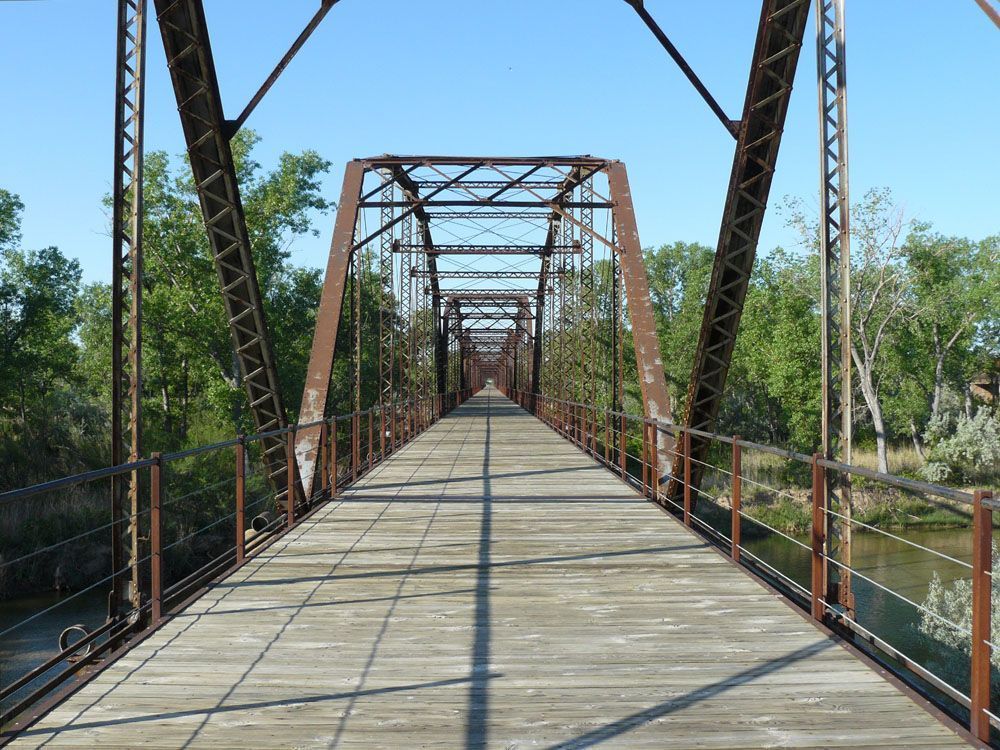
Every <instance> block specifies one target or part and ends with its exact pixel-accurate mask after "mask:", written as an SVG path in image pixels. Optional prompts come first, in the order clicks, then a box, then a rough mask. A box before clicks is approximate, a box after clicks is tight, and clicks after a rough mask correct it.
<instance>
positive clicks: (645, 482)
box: [639, 419, 649, 497]
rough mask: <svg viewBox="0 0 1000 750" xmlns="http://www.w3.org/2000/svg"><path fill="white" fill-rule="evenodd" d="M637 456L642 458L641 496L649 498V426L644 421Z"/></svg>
mask: <svg viewBox="0 0 1000 750" xmlns="http://www.w3.org/2000/svg"><path fill="white" fill-rule="evenodd" d="M639 455H641V456H642V459H641V463H642V494H643V495H646V496H647V497H648V496H649V425H647V424H646V420H645V419H643V421H642V450H641V451H640V453H639Z"/></svg>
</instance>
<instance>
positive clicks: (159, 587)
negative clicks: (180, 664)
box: [149, 453, 163, 625]
mask: <svg viewBox="0 0 1000 750" xmlns="http://www.w3.org/2000/svg"><path fill="white" fill-rule="evenodd" d="M151 458H152V459H153V461H155V462H156V463H154V464H153V465H152V466H151V467H150V470H149V496H150V508H149V565H150V571H149V601H150V606H151V612H150V624H151V625H156V624H157V623H159V622H160V618H161V617H162V616H163V518H162V510H163V503H162V501H161V497H162V495H161V489H162V483H163V459H162V458H161V456H160V454H159V453H154V454H152V456H151Z"/></svg>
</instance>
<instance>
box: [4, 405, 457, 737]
mask: <svg viewBox="0 0 1000 750" xmlns="http://www.w3.org/2000/svg"><path fill="white" fill-rule="evenodd" d="M471 393H472V391H471V390H470V389H464V390H459V391H452V392H450V393H444V394H432V395H427V396H421V397H415V398H409V399H401V400H399V401H395V402H392V403H386V404H381V405H375V406H372V407H370V408H368V409H364V410H357V411H353V412H349V413H346V414H337V415H333V416H330V417H326V418H324V419H321V420H315V421H313V422H308V423H301V424H289V425H286V426H285V427H281V428H278V429H275V430H269V431H266V432H260V433H256V434H253V435H239V436H237V437H235V438H231V439H229V440H223V441H219V442H215V443H211V444H207V445H201V446H196V447H194V448H190V449H186V450H182V451H176V452H173V453H168V454H156V453H154V454H153V455H152V456H151V457H149V458H144V459H142V460H138V461H132V462H128V463H124V464H120V465H117V466H110V467H106V468H102V469H95V470H93V471H86V472H81V473H78V474H74V475H71V476H67V477H61V478H59V479H55V480H52V481H48V482H41V483H38V484H35V485H32V486H30V487H24V488H20V489H15V490H10V491H7V492H4V493H0V506H2V505H4V504H6V503H11V502H15V501H19V500H22V499H24V498H28V497H32V496H36V495H39V494H41V493H44V492H49V491H52V490H56V489H60V488H64V487H67V486H73V485H80V484H87V483H89V482H93V481H97V480H101V479H105V478H108V477H113V476H118V475H121V474H126V473H130V472H137V471H144V472H147V474H146V478H145V480H144V481H145V482H148V487H149V494H150V498H149V499H150V503H149V505H148V507H145V508H143V509H142V510H140V511H139V512H138V513H135V514H132V513H127V514H125V515H123V516H121V517H120V518H118V519H113V520H112V521H111V522H110V523H104V524H101V525H100V526H98V527H97V528H95V529H89V530H87V531H85V532H82V533H80V534H75V535H73V536H71V537H70V538H68V539H63V540H60V541H59V542H56V543H54V544H50V545H47V546H45V547H42V548H40V549H37V550H32V551H30V552H28V553H26V554H23V555H20V556H18V557H17V558H14V559H13V560H8V561H5V562H4V564H3V567H5V568H6V567H11V566H13V565H15V564H19V563H22V562H24V561H26V560H29V559H31V558H34V557H37V556H38V555H41V554H44V553H47V552H52V551H54V550H55V549H57V548H59V547H62V546H64V545H65V544H68V543H70V542H73V541H79V540H80V539H82V538H84V537H86V536H89V535H91V534H94V533H97V532H99V531H107V530H109V529H113V528H114V526H115V525H117V524H124V523H128V522H129V521H135V520H136V519H138V518H140V517H143V518H145V517H148V518H149V525H150V529H149V531H150V534H149V539H148V540H147V544H148V553H145V554H143V555H142V556H141V557H138V558H137V563H135V564H138V565H139V566H141V567H142V568H143V569H146V568H148V569H149V574H150V577H149V580H148V581H146V582H145V583H146V585H145V587H144V588H143V589H142V595H141V598H140V600H139V604H138V606H135V605H132V606H127V607H122V608H121V610H120V611H118V612H116V613H115V614H114V616H113V617H109V618H108V620H107V621H105V623H104V624H103V625H101V626H100V627H99V628H97V629H95V630H94V631H93V632H91V633H88V634H87V635H85V636H84V637H83V638H82V639H81V640H79V641H77V642H76V643H73V644H71V645H69V646H67V647H66V648H61V649H60V650H59V651H58V652H57V653H55V654H54V655H53V656H51V657H50V658H48V659H46V660H45V661H43V662H42V663H41V664H38V665H37V666H35V667H33V668H32V669H30V670H28V671H27V672H26V673H25V674H22V675H19V676H16V677H15V678H14V680H13V681H12V682H10V683H8V684H7V685H0V700H4V701H6V700H7V699H9V698H11V697H12V696H15V698H14V700H15V704H14V705H13V706H5V707H4V709H3V710H2V711H0V726H3V727H4V728H5V729H6V728H7V724H8V722H10V721H11V720H12V719H14V718H15V717H16V716H17V715H18V714H19V713H21V712H22V711H23V710H24V709H26V708H27V707H29V706H31V705H34V704H35V703H37V702H38V701H39V700H41V699H43V698H45V697H47V696H51V695H53V693H54V692H55V691H56V690H57V689H61V688H60V686H61V685H63V684H64V683H66V682H67V680H69V679H70V678H71V677H73V676H74V675H76V674H77V673H79V672H80V671H81V670H82V669H83V668H84V667H85V666H86V665H87V664H88V663H91V662H93V661H94V660H96V659H97V658H98V657H99V656H101V655H103V654H105V653H108V652H110V651H113V650H115V649H119V648H121V649H127V648H129V647H130V643H131V641H130V640H129V639H130V638H131V637H132V636H136V635H141V634H143V633H146V632H149V631H151V630H152V629H155V628H156V627H158V626H159V625H160V624H161V623H162V622H163V621H164V620H165V619H166V618H168V617H170V616H172V615H173V614H175V613H176V612H177V611H179V608H181V607H183V606H185V605H186V604H187V603H188V602H189V601H191V600H192V598H193V597H196V596H197V595H199V593H200V589H202V588H203V587H204V586H206V585H207V584H209V583H210V582H211V581H213V580H215V579H217V578H219V577H220V576H224V575H227V574H228V573H230V572H232V571H233V570H235V569H236V567H238V566H239V565H241V564H243V562H245V561H246V560H247V559H249V558H251V557H253V556H255V555H256V554H258V553H259V552H261V551H262V550H263V549H264V548H265V547H266V546H268V545H269V544H270V543H271V541H273V540H274V539H276V538H277V537H278V536H280V535H281V534H284V533H285V532H287V531H288V530H289V529H291V528H293V527H295V526H297V525H298V524H299V523H300V522H301V521H302V519H303V518H305V517H306V515H308V514H309V513H311V512H313V511H314V510H315V509H316V508H318V507H320V506H321V505H322V504H323V503H325V502H327V501H329V500H331V499H333V498H335V497H336V495H337V493H338V492H339V491H340V490H342V489H343V488H345V487H347V486H349V485H350V484H351V483H353V482H355V481H357V480H358V479H359V478H360V477H362V476H365V475H366V474H367V473H368V472H369V471H371V470H372V469H373V468H374V467H375V466H376V465H377V464H378V463H380V462H381V461H383V460H385V459H386V458H388V457H389V456H390V455H391V454H392V453H394V452H395V451H397V450H399V449H400V448H402V447H403V446H404V445H406V444H407V443H408V442H409V441H410V440H412V439H413V438H414V437H416V436H417V435H419V434H421V433H422V432H423V431H425V430H427V429H428V428H430V427H431V426H432V425H433V424H434V423H435V422H436V421H437V420H439V419H440V418H442V417H443V416H444V415H445V414H446V413H447V412H449V411H451V410H452V409H454V408H455V407H457V406H458V405H459V404H461V403H462V402H464V401H465V400H466V399H467V398H468V397H469V396H470V395H471ZM379 415H381V416H382V418H383V425H386V426H387V427H390V426H391V428H390V429H389V431H387V432H385V433H384V434H380V435H379V436H378V439H376V437H375V434H374V432H373V429H374V428H375V421H376V417H377V416H379ZM363 422H367V424H365V425H363ZM345 423H346V424H347V425H348V433H347V435H346V436H345V435H343V434H342V430H340V429H339V428H341V427H343V425H344V424H345ZM316 427H320V428H321V430H320V439H319V443H318V444H317V445H316V446H314V447H313V448H311V449H310V450H309V451H308V452H307V454H308V455H312V456H313V458H315V459H318V460H317V463H316V470H317V471H318V472H319V474H320V475H319V477H318V479H317V482H316V486H315V488H314V490H313V492H312V493H311V495H310V497H308V498H306V500H305V501H304V502H302V503H285V506H286V508H285V510H284V511H281V512H276V513H274V515H273V517H270V516H268V517H267V518H268V520H266V521H265V525H264V527H263V528H261V529H260V530H259V531H258V532H256V533H254V534H253V535H250V536H248V532H249V529H248V528H247V522H248V521H249V517H248V515H247V511H249V510H251V509H254V508H257V507H259V506H260V504H261V503H267V502H268V501H269V500H270V501H272V502H273V501H275V500H278V499H280V498H281V497H284V492H283V491H282V492H277V491H276V490H274V489H273V488H272V489H270V490H268V491H267V492H265V493H264V494H262V495H259V496H257V497H255V498H254V499H252V500H248V498H247V497H246V494H247V486H246V482H247V479H248V478H249V477H251V476H255V475H256V476H258V477H262V476H264V475H265V474H266V472H264V474H258V473H257V472H251V471H248V470H247V454H246V447H247V446H248V445H249V444H251V443H253V442H254V441H259V440H262V439H264V438H266V437H274V436H278V435H284V436H286V437H287V452H286V454H285V456H286V460H289V463H290V466H289V469H290V471H289V477H288V479H289V483H290V482H291V481H292V477H293V475H294V469H293V465H294V461H295V460H294V458H293V456H296V455H297V454H296V453H295V452H294V436H295V435H296V434H297V433H298V432H299V431H301V430H305V429H309V428H316ZM377 429H378V431H379V433H382V428H381V427H379V428H377ZM365 433H367V434H365ZM345 437H346V439H347V440H349V442H350V447H349V450H348V451H347V455H338V443H339V444H342V441H343V438H345ZM376 443H377V445H376ZM227 449H235V459H236V460H235V462H234V464H233V466H234V471H233V474H231V475H229V476H225V477H224V478H223V479H221V480H219V481H215V482H212V483H206V484H205V485H203V486H199V487H198V489H196V490H194V491H191V492H187V493H186V494H182V495H179V496H177V497H166V491H165V489H166V485H167V483H168V482H169V479H166V478H165V477H164V474H165V472H164V471H163V470H164V468H165V467H167V466H168V465H169V464H171V463H173V462H178V461H181V460H184V459H187V458H191V457H193V456H198V455H202V454H206V453H209V452H212V451H219V450H227ZM345 460H346V466H345V468H346V471H342V470H341V464H342V462H343V461H345ZM224 486H231V487H233V489H232V490H227V492H233V493H234V496H235V509H233V510H231V511H230V512H225V511H226V510H228V509H223V512H222V515H221V516H220V517H217V518H214V519H213V520H210V521H208V522H207V523H204V524H202V525H201V526H200V527H199V528H198V529H196V530H194V531H190V532H186V533H182V534H181V535H180V536H179V538H177V539H174V540H172V541H171V542H165V541H164V540H163V539H162V528H163V521H164V518H165V516H167V515H170V514H173V513H175V510H174V508H176V507H177V504H178V503H180V501H182V500H185V499H188V498H190V497H193V496H195V495H199V494H202V493H205V492H212V491H214V490H221V488H222V487H224ZM289 486H290V484H289ZM278 510H281V508H280V505H279V508H278ZM254 512H257V511H256V510H255V511H254ZM223 524H226V525H228V526H229V527H230V532H226V533H227V535H228V533H231V532H232V531H235V533H234V538H232V539H231V542H230V543H227V545H226V548H225V551H223V552H221V553H220V554H215V553H214V551H213V553H212V554H213V555H214V556H213V557H212V558H211V559H210V560H208V562H206V563H205V564H203V565H200V567H197V568H196V569H195V570H192V571H190V572H188V573H187V574H186V575H184V576H183V577H182V578H181V579H180V580H178V581H175V582H173V583H171V584H170V585H168V586H167V585H164V567H165V566H164V555H165V553H166V552H168V551H169V550H171V549H172V548H175V547H178V546H180V545H182V544H185V543H188V542H190V540H191V539H192V538H193V537H195V536H197V535H199V534H203V533H205V532H207V531H210V530H212V529H215V528H218V527H220V526H223ZM216 534H217V532H216ZM135 564H130V565H128V566H124V567H122V568H121V569H119V570H115V571H113V572H111V573H110V575H108V576H106V577H103V578H101V579H100V580H98V581H96V582H94V583H91V584H89V585H87V586H86V587H85V588H84V589H82V590H80V591H78V592H75V593H74V594H72V595H71V596H70V597H68V598H66V599H63V600H61V601H59V602H57V603H56V604H54V605H52V606H50V607H47V608H45V609H43V610H41V611H39V612H35V613H33V614H31V615H29V616H28V617H26V618H23V619H22V620H20V621H18V622H16V623H13V624H11V625H10V626H8V627H7V628H5V629H4V632H3V633H0V636H3V635H5V634H7V633H10V632H13V631H15V630H17V629H18V628H21V627H23V626H25V625H27V624H29V623H31V622H33V621H35V620H37V619H38V618H40V617H42V616H44V615H50V614H51V613H53V612H55V611H56V610H58V609H59V608H60V607H61V606H63V605H64V604H65V603H67V602H70V601H73V600H75V599H76V598H78V597H79V596H80V595H82V594H85V593H87V592H90V591H93V590H95V589H97V588H99V587H101V586H110V585H112V584H111V583H110V582H111V581H113V580H115V579H121V578H122V577H124V576H125V575H126V574H128V573H129V572H130V571H132V570H133V568H134V565H135ZM57 668H59V671H57V672H54V670H56V669H57ZM36 680H44V682H43V683H42V684H40V685H36V686H33V687H30V688H29V687H28V686H29V685H30V684H31V683H34V682H35V681H36ZM25 690H29V691H30V692H28V693H27V694H24V691H25Z"/></svg>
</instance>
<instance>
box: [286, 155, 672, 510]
mask: <svg viewBox="0 0 1000 750" xmlns="http://www.w3.org/2000/svg"><path fill="white" fill-rule="evenodd" d="M539 209H544V210H543V211H539ZM324 283H325V287H324V294H323V302H322V304H321V306H320V310H319V314H318V319H317V329H316V337H315V340H314V345H313V355H312V357H311V359H310V365H309V373H308V376H307V388H306V393H305V395H304V398H303V402H302V408H301V410H300V419H301V421H303V422H307V423H308V422H311V421H315V420H316V419H319V418H321V417H322V415H323V413H324V408H325V406H326V400H327V394H328V392H329V388H330V374H331V372H332V368H333V361H334V359H335V358H336V357H342V358H344V361H346V362H348V363H349V364H348V366H347V369H348V371H349V373H350V375H349V377H350V379H351V381H352V390H353V392H354V394H355V398H356V399H358V400H357V401H356V403H355V404H354V407H355V409H356V410H360V409H362V408H366V407H367V406H369V405H371V404H368V403H362V402H361V400H360V399H361V398H362V397H361V394H362V393H363V391H364V384H365V380H366V379H368V381H369V382H370V381H371V380H372V379H374V380H377V383H378V386H377V389H376V390H377V397H376V401H375V403H374V406H376V407H377V408H378V409H379V413H380V414H382V415H387V416H383V417H381V418H380V419H386V420H388V421H387V422H385V423H383V422H382V421H380V424H379V434H389V435H390V436H391V435H392V434H395V433H396V432H404V433H405V432H406V431H407V430H408V429H410V422H411V421H412V416H411V415H409V414H407V413H406V412H405V410H404V412H403V413H395V414H394V413H389V412H390V411H391V410H389V409H388V408H387V405H388V404H392V403H400V402H401V403H409V402H412V401H413V399H414V396H415V395H416V394H418V393H426V392H428V391H432V392H436V393H438V394H445V393H450V392H453V391H460V390H463V389H466V388H468V387H470V385H472V384H474V383H478V382H481V381H482V376H483V373H486V372H489V373H491V377H493V378H494V379H495V380H496V381H497V384H498V385H499V386H502V387H509V388H512V389H515V390H516V389H530V390H532V392H534V393H537V394H543V393H544V394H546V395H549V396H553V397H558V398H572V399H589V400H595V399H596V400H598V401H600V402H601V403H605V404H606V405H607V406H608V407H609V408H618V407H620V406H622V404H623V399H624V378H623V377H622V366H623V361H624V360H623V348H624V347H625V346H626V343H627V338H631V339H632V342H633V343H634V346H635V351H636V359H637V361H638V362H639V364H640V367H641V368H642V373H643V375H642V377H640V379H639V381H640V386H641V390H642V400H643V404H642V408H643V410H644V411H646V412H647V413H650V414H651V415H653V416H658V417H660V418H665V417H668V416H669V403H668V400H667V392H666V385H665V382H664V378H663V371H662V366H661V363H660V360H659V349H658V346H659V345H658V341H657V339H656V332H655V326H654V325H653V317H652V309H651V306H650V301H649V291H648V286H647V282H646V275H645V269H644V266H643V260H642V251H641V247H640V245H639V241H638V232H637V230H636V227H635V216H634V213H633V210H632V202H631V195H630V193H629V190H628V179H627V176H626V172H625V166H624V165H623V164H621V163H620V162H617V161H613V160H610V159H603V158H598V157H593V156H541V157H515V158H508V157H454V156H452V157H438V156H392V155H384V156H376V157H370V158H367V159H359V160H356V161H354V162H351V163H350V164H349V165H348V168H347V174H346V176H345V181H344V188H343V192H342V196H341V201H340V204H339V212H338V216H337V225H336V227H335V229H334V238H333V243H332V245H331V253H330V262H329V265H328V268H327V276H326V280H325V282H324ZM363 290H364V291H365V292H366V293H369V294H371V295H374V297H375V298H376V299H377V300H378V302H377V308H378V310H377V311H371V310H366V309H365V305H364V293H362V292H363ZM626 311H627V312H628V314H627V315H626ZM372 315H375V316H376V317H377V324H376V325H375V327H376V328H377V332H376V331H374V330H372V331H371V335H370V336H368V337H366V336H363V335H361V333H360V331H361V329H362V328H363V327H364V326H365V325H366V324H367V323H366V320H368V319H369V318H371V316H372ZM341 325H347V326H349V327H350V329H351V333H350V334H349V335H347V336H342V337H341V339H340V344H339V346H340V347H341V348H340V349H336V346H338V344H337V343H336V342H337V341H338V330H339V328H340V326H341ZM484 331H488V332H489V334H490V335H489V336H488V337H484V334H483V332H484ZM373 339H377V345H376V346H375V347H374V351H371V352H369V349H371V347H372V340H373ZM347 342H349V343H347ZM372 360H374V361H372ZM319 440H320V435H319V434H318V431H317V430H310V429H309V428H306V429H303V430H301V431H300V432H299V434H298V435H297V438H296V455H297V457H298V465H299V470H300V473H301V476H302V482H303V488H304V491H305V493H306V494H307V495H308V493H309V492H310V489H311V487H312V486H313V483H314V481H315V476H314V475H315V473H316V461H315V458H314V457H313V456H314V454H315V448H316V446H317V445H318V443H319ZM391 444H392V440H391V439H390V440H388V441H387V445H391ZM670 447H671V446H670V444H669V440H668V439H666V438H664V443H663V445H662V446H660V449H661V450H662V452H663V458H664V460H663V461H662V462H661V465H663V466H666V465H668V460H667V457H668V451H669V448H670Z"/></svg>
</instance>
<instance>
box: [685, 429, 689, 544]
mask: <svg viewBox="0 0 1000 750" xmlns="http://www.w3.org/2000/svg"><path fill="white" fill-rule="evenodd" d="M684 525H685V526H690V525H691V433H690V432H689V431H688V430H684Z"/></svg>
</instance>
